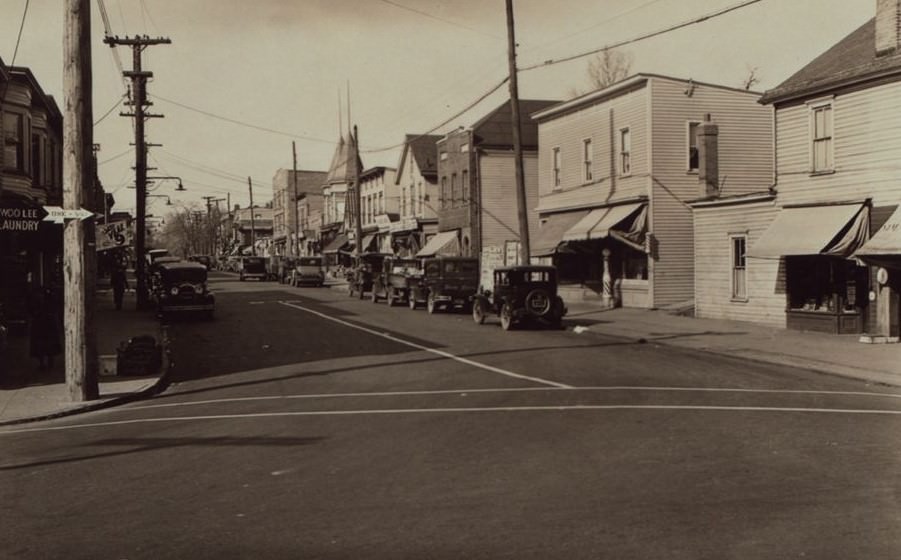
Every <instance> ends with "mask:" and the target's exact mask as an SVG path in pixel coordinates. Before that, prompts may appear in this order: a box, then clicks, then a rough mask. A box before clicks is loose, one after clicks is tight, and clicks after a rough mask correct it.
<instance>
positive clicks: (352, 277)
mask: <svg viewBox="0 0 901 560" xmlns="http://www.w3.org/2000/svg"><path fill="white" fill-rule="evenodd" d="M389 257H391V254H387V253H363V254H362V255H359V256H357V257H354V263H353V266H352V267H351V268H350V269H349V270H348V271H347V275H346V276H347V293H348V294H350V296H351V297H353V296H354V295H357V297H359V298H360V299H363V296H364V294H365V293H366V292H369V291H372V280H373V278H374V277H375V275H376V274H377V273H378V271H380V270H381V269H382V262H383V261H384V260H385V259H386V258H389Z"/></svg>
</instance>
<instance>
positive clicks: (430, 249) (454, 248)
mask: <svg viewBox="0 0 901 560" xmlns="http://www.w3.org/2000/svg"><path fill="white" fill-rule="evenodd" d="M459 254H460V242H459V241H458V240H457V231H456V230H454V231H442V232H440V233H437V234H435V236H434V237H432V238H431V239H429V242H428V243H426V244H425V247H423V248H422V249H420V250H419V252H418V253H416V256H417V257H433V256H435V255H444V256H457V255H459Z"/></svg>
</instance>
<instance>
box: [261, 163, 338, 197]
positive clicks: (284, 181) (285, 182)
mask: <svg viewBox="0 0 901 560" xmlns="http://www.w3.org/2000/svg"><path fill="white" fill-rule="evenodd" d="M293 173H294V170H293V169H279V170H278V171H276V172H275V178H274V179H273V184H274V185H276V186H277V187H278V188H279V189H281V188H283V187H284V188H287V189H288V192H289V193H291V192H292V191H291V189H293V188H294V182H293V178H292V174H293ZM327 177H328V172H326V171H308V170H305V169H298V170H297V198H301V196H302V195H304V194H321V193H322V185H323V184H324V183H325V181H326V178H327Z"/></svg>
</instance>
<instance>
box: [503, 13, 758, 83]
mask: <svg viewBox="0 0 901 560" xmlns="http://www.w3.org/2000/svg"><path fill="white" fill-rule="evenodd" d="M761 1H762V0H745V1H744V2H741V3H739V4H735V5H733V6H729V7H728V8H723V9H722V10H718V11H715V12H711V13H709V14H706V15H703V16H700V17H697V18H694V19H691V20H688V21H684V22H682V23H679V24H676V25H673V26H670V27H667V28H665V29H661V30H658V31H654V32H652V33H647V34H645V35H640V36H638V37H634V38H632V39H626V40H625V41H620V42H618V43H612V44H609V45H605V46H603V47H600V48H597V49H593V50H590V51H587V52H583V53H579V54H574V55H572V56H567V57H565V58H559V59H551V60H546V61H544V62H542V63H540V64H533V65H532V66H526V67H524V68H520V69H519V71H520V72H528V71H530V70H537V69H538V68H544V67H547V66H553V65H556V64H563V63H564V62H570V61H572V60H576V59H579V58H584V57H586V56H591V55H593V54H597V53H599V52H603V51H606V50H609V49H615V48H619V47H622V46H625V45H629V44H632V43H637V42H639V41H644V40H645V39H650V38H652V37H657V36H659V35H663V34H665V33H669V32H671V31H676V30H678V29H682V28H683V27H688V26H690V25H694V24H697V23H703V22H705V21H707V20H710V19H713V18H716V17H719V16H722V15H725V14H728V13H730V12H734V11H735V10H739V9H741V8H744V7H746V6H750V5H751V4H756V3H758V2H761Z"/></svg>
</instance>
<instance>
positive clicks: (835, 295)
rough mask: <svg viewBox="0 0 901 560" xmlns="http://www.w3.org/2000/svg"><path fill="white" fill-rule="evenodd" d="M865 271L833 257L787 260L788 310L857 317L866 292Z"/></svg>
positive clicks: (854, 264)
mask: <svg viewBox="0 0 901 560" xmlns="http://www.w3.org/2000/svg"><path fill="white" fill-rule="evenodd" d="M866 270H867V269H866V268H865V267H859V266H857V264H856V263H855V262H854V261H849V260H846V259H840V258H834V257H825V256H810V257H787V258H786V280H787V284H788V299H789V309H790V310H791V311H808V312H818V313H832V314H838V313H859V312H860V311H861V310H862V308H863V307H864V306H866V297H867V292H868V290H869V287H868V279H867V274H866Z"/></svg>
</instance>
